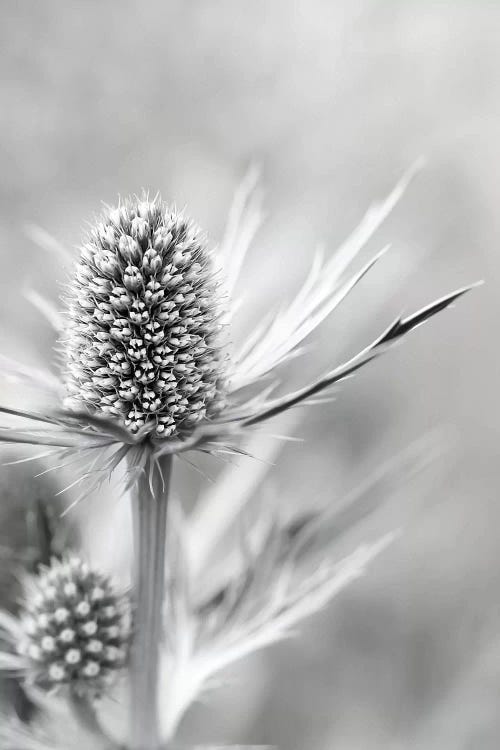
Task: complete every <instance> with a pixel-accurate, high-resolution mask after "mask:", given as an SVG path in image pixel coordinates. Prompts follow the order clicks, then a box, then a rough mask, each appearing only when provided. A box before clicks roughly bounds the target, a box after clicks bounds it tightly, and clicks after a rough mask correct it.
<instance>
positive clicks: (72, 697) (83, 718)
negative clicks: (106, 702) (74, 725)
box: [69, 690, 115, 748]
mask: <svg viewBox="0 0 500 750" xmlns="http://www.w3.org/2000/svg"><path fill="white" fill-rule="evenodd" d="M69 704H70V706H71V708H72V711H73V716H74V717H75V719H76V721H77V722H78V723H79V724H80V726H81V727H82V728H83V729H84V730H85V731H87V732H89V733H90V734H92V735H93V736H94V737H95V739H96V740H98V745H97V747H101V748H113V747H115V745H114V743H113V741H112V740H111V738H110V737H108V736H107V734H106V733H105V732H104V730H103V728H102V727H101V725H100V724H99V721H98V719H97V715H96V712H95V709H94V706H93V705H92V701H91V700H90V699H89V698H85V697H83V696H82V695H79V694H78V693H77V692H75V691H74V690H70V692H69Z"/></svg>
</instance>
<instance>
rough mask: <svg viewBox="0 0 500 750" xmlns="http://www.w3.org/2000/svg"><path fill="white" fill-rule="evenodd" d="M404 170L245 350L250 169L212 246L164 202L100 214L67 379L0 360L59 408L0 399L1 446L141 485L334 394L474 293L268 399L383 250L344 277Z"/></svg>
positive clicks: (433, 307) (80, 263)
mask: <svg viewBox="0 0 500 750" xmlns="http://www.w3.org/2000/svg"><path fill="white" fill-rule="evenodd" d="M410 177H411V174H409V175H407V176H406V177H405V178H404V179H403V180H402V181H401V182H400V183H399V184H398V185H397V186H396V188H395V190H394V191H393V192H392V193H391V194H390V195H389V196H388V197H387V198H386V199H385V200H384V201H383V202H382V203H381V204H379V205H377V206H375V207H373V208H372V209H370V211H368V213H367V214H366V216H365V218H364V219H363V221H362V222H361V224H360V225H359V226H358V227H357V228H356V230H355V231H354V232H353V234H352V235H351V236H350V237H349V238H348V239H347V240H346V242H345V243H344V244H343V245H342V247H341V248H340V249H339V251H338V252H337V254H335V255H334V256H333V257H332V258H331V259H330V260H329V261H326V262H324V261H323V260H322V258H321V257H320V256H317V257H316V258H315V259H314V262H313V265H312V268H311V270H310V273H309V275H308V276H307V278H306V279H305V280H304V283H303V285H302V287H301V288H300V290H299V291H298V293H297V295H296V297H295V298H294V299H293V300H292V301H291V302H290V303H289V304H288V305H285V306H284V307H282V308H280V310H279V312H277V313H274V314H273V315H272V316H271V317H270V318H269V319H268V320H265V321H264V322H263V323H262V325H260V326H257V328H256V330H255V331H254V332H253V333H252V335H251V336H250V337H249V338H248V340H247V341H246V342H244V344H243V346H242V347H240V349H239V350H238V351H231V347H230V343H231V322H232V319H233V317H234V315H235V314H237V309H238V305H237V301H235V300H234V288H235V284H236V281H237V278H238V275H239V272H240V270H241V267H242V264H243V261H244V257H245V254H246V252H247V250H248V248H249V245H250V243H251V241H252V239H253V237H254V235H255V232H256V230H257V228H258V226H259V224H260V220H261V210H260V204H259V201H258V199H257V195H256V192H255V190H254V188H255V176H254V175H250V176H249V177H248V179H247V180H246V182H245V183H244V184H243V186H242V188H241V190H240V192H239V193H238V195H237V196H236V199H235V202H234V205H233V209H232V211H231V214H230V218H229V222H228V229H227V232H226V236H225V238H224V241H223V243H222V245H221V247H220V248H219V249H218V250H216V249H212V248H210V246H209V244H208V242H207V240H206V238H205V236H204V235H203V233H202V232H201V231H200V230H199V229H198V228H197V227H196V226H195V225H194V224H193V222H191V221H190V220H189V219H187V218H186V217H185V216H184V215H183V214H182V213H179V212H177V211H176V210H175V209H174V208H173V207H171V206H168V205H167V204H165V203H164V202H163V201H162V200H161V199H160V198H159V197H158V196H157V197H155V198H153V199H150V198H149V197H148V196H147V195H143V196H142V197H140V198H132V199H129V200H125V201H122V202H120V204H119V205H118V206H117V207H116V208H106V210H105V211H104V213H103V214H102V216H101V218H100V219H99V220H98V221H97V222H96V223H95V225H94V227H93V228H92V229H91V230H90V232H89V234H88V237H87V238H86V241H85V242H84V243H83V245H82V247H81V250H80V254H79V257H78V258H77V259H76V261H74V263H73V268H72V271H71V278H70V281H69V283H68V285H67V287H66V290H65V295H64V297H65V301H66V311H65V315H64V317H63V318H62V321H63V324H62V325H61V326H59V327H60V328H61V329H62V334H61V349H62V353H63V363H62V371H61V376H60V378H59V379H56V378H54V376H51V375H50V374H47V373H40V372H39V371H37V372H30V371H29V369H28V368H26V367H25V366H23V365H16V363H13V362H12V361H10V360H7V359H6V358H3V359H2V361H1V362H0V364H2V365H3V369H4V372H5V373H6V374H7V375H15V376H17V377H19V378H22V379H24V380H29V381H30V382H31V384H32V385H36V386H37V387H39V388H42V389H43V390H45V392H47V391H49V392H50V393H51V394H52V400H53V401H54V400H55V402H56V404H58V405H57V406H56V407H55V408H51V409H44V410H42V409H40V410H39V411H37V412H32V411H28V410H22V409H15V408H9V407H6V406H3V407H0V411H1V412H2V413H3V414H4V415H6V416H9V417H11V418H13V419H14V421H15V423H14V425H12V423H10V424H9V425H8V428H6V429H3V430H2V431H1V433H0V441H2V442H3V443H7V444H27V445H40V446H44V448H46V450H44V453H43V454H42V455H44V456H47V455H50V454H52V453H59V454H61V461H62V463H60V464H59V466H62V465H67V464H68V463H71V462H73V461H75V462H77V463H79V464H81V465H83V467H84V468H83V470H81V471H80V473H79V475H78V477H77V478H76V480H75V482H74V483H73V484H78V483H80V482H86V485H87V486H86V491H89V489H91V488H92V487H93V486H95V485H96V484H97V483H99V482H100V481H101V480H102V479H103V478H105V477H106V476H108V475H109V473H110V472H112V471H113V469H114V468H115V467H116V466H117V465H118V464H120V463H121V462H122V461H123V460H124V459H127V464H128V467H129V471H130V482H131V483H133V482H135V480H136V479H137V477H138V476H139V475H140V474H141V473H143V472H144V470H147V473H148V474H149V476H150V477H151V476H152V474H153V473H154V471H155V469H156V468H157V467H158V466H159V463H160V460H161V458H162V457H166V456H172V455H174V454H178V453H183V452H185V451H188V450H198V451H203V452H207V453H212V454H218V453H224V452H227V451H229V452H238V451H239V450H240V448H239V442H238V441H239V438H240V437H241V435H242V434H244V433H245V432H246V431H247V430H249V429H251V428H254V427H256V426H258V425H260V424H262V423H264V422H265V421H267V420H269V419H272V418H273V417H275V416H277V415H279V414H281V413H283V412H285V411H287V410H288V409H290V408H292V407H294V406H297V405H300V404H306V403H308V402H309V401H311V400H312V399H313V398H316V397H317V395H318V394H320V393H323V392H325V391H328V390H330V389H331V388H332V387H333V386H335V385H336V384H338V383H339V382H341V381H342V380H344V379H346V378H347V377H349V376H351V375H352V374H353V373H355V372H356V371H357V370H358V369H360V368H361V367H362V366H363V365H365V364H366V363H367V362H369V361H370V360H372V359H374V358H375V357H377V356H378V355H379V354H381V353H382V352H384V351H386V350H387V348H389V347H390V346H391V345H392V344H394V343H395V342H397V341H399V340H400V339H401V338H402V337H403V336H404V335H406V334H407V333H408V332H409V331H411V330H413V329H414V328H416V327H417V326H418V325H420V324H422V323H424V322H425V321H427V320H428V319H429V318H431V317H432V316H434V315H435V314H436V313H438V312H440V311H441V310H443V309H445V308H446V307H448V306H449V305H451V304H452V303H453V302H454V301H455V300H457V299H458V298H459V297H460V296H462V295H463V294H464V293H465V292H466V291H467V290H468V289H469V288H470V287H466V288H462V289H459V290H457V291H454V292H452V293H451V294H447V295H446V296H444V297H443V298H441V299H439V300H437V301H435V302H433V303H431V304H430V305H427V306H426V307H424V308H423V309H421V310H419V311H417V312H415V313H413V314H411V315H408V316H407V317H399V318H397V319H396V320H395V321H394V322H393V323H392V324H391V325H390V326H388V328H387V329H386V330H385V331H384V332H382V333H381V334H380V335H379V336H378V337H377V338H376V339H375V340H374V341H373V342H372V343H371V344H369V345H368V346H367V347H365V348H364V349H363V350H362V351H361V352H359V353H358V354H357V355H355V356H354V357H352V358H351V359H349V360H348V361H347V362H345V363H343V364H340V365H338V366H336V367H333V368H332V369H330V370H329V371H328V372H326V373H324V374H322V375H321V376H320V377H318V378H317V379H315V380H313V381H312V382H308V383H305V384H304V385H303V386H302V387H301V388H299V389H298V390H295V391H292V392H287V393H285V394H284V395H274V392H275V381H276V378H277V375H278V371H279V374H280V376H281V371H282V368H283V367H284V366H285V365H286V363H287V362H288V361H289V360H290V359H291V358H292V357H295V356H299V355H300V354H301V347H302V345H303V343H304V341H305V339H306V338H307V337H309V336H310V335H311V334H312V332H313V331H314V330H315V329H316V328H317V326H318V325H319V324H320V323H321V322H322V321H323V320H324V319H325V318H326V317H327V316H328V315H329V314H330V313H331V312H332V311H333V310H334V309H335V308H336V307H337V306H338V305H339V304H340V303H341V302H342V300H343V299H345V297H346V296H347V295H348V294H349V292H351V291H352V289H353V288H354V287H355V286H356V285H357V284H358V283H359V282H360V281H361V279H362V278H363V276H364V275H365V274H366V273H367V272H368V271H369V270H370V269H371V268H372V267H373V266H374V264H375V263H376V262H378V261H379V260H380V258H381V257H382V255H383V253H379V254H377V255H376V256H375V257H374V258H373V259H372V260H371V261H370V262H369V263H367V264H366V265H365V266H363V267H362V268H361V269H360V270H358V271H356V272H355V273H354V274H353V275H347V270H348V268H349V266H350V265H351V264H352V262H353V260H354V258H355V257H356V255H357V254H358V252H359V251H360V249H361V248H362V247H363V246H364V245H365V243H366V242H367V240H368V239H369V238H370V237H371V235H372V234H373V232H374V231H375V230H376V229H377V228H378V226H379V225H380V224H381V222H382V221H383V220H384V219H385V217H386V216H387V215H388V213H389V212H390V211H391V209H392V208H393V206H394V204H395V203H396V202H397V200H398V199H399V197H400V196H401V194H402V192H403V191H404V189H405V187H406V185H407V183H408V180H409V179H410ZM46 307H47V306H46ZM52 317H54V316H52ZM58 320H61V318H58ZM20 420H21V421H20ZM25 420H27V421H25ZM26 425H29V426H26ZM89 483H90V486H89Z"/></svg>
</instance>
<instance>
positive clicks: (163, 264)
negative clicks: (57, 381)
mask: <svg viewBox="0 0 500 750" xmlns="http://www.w3.org/2000/svg"><path fill="white" fill-rule="evenodd" d="M218 297H219V295H218V283H217V280H216V277H215V274H214V269H213V267H212V259H211V254H210V252H209V251H208V250H207V248H206V246H205V243H204V242H203V240H202V237H201V234H200V232H199V230H198V229H197V228H196V227H195V226H194V225H193V224H191V223H190V222H189V221H187V220H186V219H185V218H183V217H182V216H181V215H180V214H177V213H176V212H175V211H171V210H169V208H168V207H167V206H166V205H165V204H164V203H163V202H162V201H161V200H160V199H155V200H154V201H149V200H147V199H143V200H134V201H132V200H129V201H127V202H125V203H123V204H122V205H120V206H119V207H118V208H116V209H113V210H110V211H108V212H107V213H106V215H105V216H104V217H103V219H102V221H101V222H100V223H99V224H98V225H97V226H96V227H95V228H94V229H93V230H92V231H91V233H90V235H89V238H88V241H87V242H86V244H85V245H84V246H83V247H82V250H81V255H80V259H79V262H78V264H77V267H76V272H75V276H74V279H73V282H72V286H71V291H70V298H69V330H68V334H67V337H66V343H65V351H66V361H67V383H66V385H67V390H68V398H67V401H66V404H67V406H69V407H74V408H77V409H78V408H80V409H81V408H82V406H83V407H87V408H90V409H91V410H92V411H93V412H95V413H101V414H107V415H110V416H112V417H115V418H118V419H119V420H120V421H121V422H122V423H124V424H125V426H126V427H128V429H129V430H130V431H131V432H132V433H136V432H137V431H138V430H142V431H145V432H147V433H148V432H149V433H152V434H153V435H154V436H157V437H170V436H172V435H182V434H185V433H188V432H189V431H191V430H192V428H193V427H194V425H196V424H197V423H198V422H199V421H200V420H202V419H204V418H205V417H207V416H210V415H211V414H213V413H216V412H217V410H218V408H220V406H221V403H222V398H223V391H224V386H223V381H224V378H223V377H222V375H221V369H222V368H221V350H220V341H219V336H218V334H219V331H220V328H221V326H220V323H219V317H220V305H219V299H218Z"/></svg>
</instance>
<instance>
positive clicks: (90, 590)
mask: <svg viewBox="0 0 500 750" xmlns="http://www.w3.org/2000/svg"><path fill="white" fill-rule="evenodd" d="M22 623H23V630H24V636H25V637H24V638H23V640H22V641H21V642H20V643H19V644H18V651H19V653H20V654H22V655H23V656H24V657H26V658H27V659H28V660H29V661H30V662H31V663H32V666H33V670H34V674H35V681H36V682H37V683H38V684H40V685H42V686H44V687H47V688H51V687H57V686H60V685H63V684H68V685H70V686H71V687H72V688H73V689H74V690H76V691H78V692H81V693H84V694H91V695H96V694H99V693H101V692H102V690H103V689H104V688H105V686H106V685H108V684H109V683H110V682H112V680H113V678H114V677H115V676H116V674H117V672H118V670H119V669H120V668H121V667H123V665H124V663H125V661H126V658H127V647H128V640H129V617H128V611H127V603H126V601H125V599H124V598H123V597H122V596H119V595H118V594H116V592H115V591H114V589H113V587H112V586H111V584H110V582H109V580H108V579H107V577H106V576H104V575H102V574H101V573H99V572H97V571H95V570H91V569H90V568H89V567H88V565H87V563H85V562H83V561H82V560H80V559H79V558H78V557H68V558H66V559H64V560H62V561H58V560H53V561H52V563H51V565H50V567H49V568H43V570H42V572H41V573H40V575H39V576H37V577H36V578H35V579H34V580H33V587H32V592H31V593H30V595H29V597H28V600H27V602H26V605H25V612H24V615H23V617H22Z"/></svg>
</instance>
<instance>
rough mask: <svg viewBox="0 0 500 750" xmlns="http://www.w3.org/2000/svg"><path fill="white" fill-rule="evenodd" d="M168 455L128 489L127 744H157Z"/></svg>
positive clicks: (146, 747)
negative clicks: (131, 615) (130, 621)
mask: <svg viewBox="0 0 500 750" xmlns="http://www.w3.org/2000/svg"><path fill="white" fill-rule="evenodd" d="M171 473H172V457H171V456H162V457H161V458H160V459H159V461H158V462H157V464H155V466H154V470H153V471H152V473H151V474H150V472H149V471H148V470H146V472H143V473H142V474H141V476H140V478H139V479H138V481H137V483H136V485H135V487H134V490H133V492H132V509H133V514H132V515H133V524H134V544H135V554H134V558H135V560H134V575H135V581H134V583H135V619H134V640H133V646H132V653H131V706H130V719H131V731H130V735H131V740H130V748H131V750H158V749H159V748H160V746H161V736H160V726H159V718H158V680H159V664H160V645H161V637H162V625H163V603H164V595H165V542H166V528H167V505H168V494H169V485H170V476H171Z"/></svg>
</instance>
